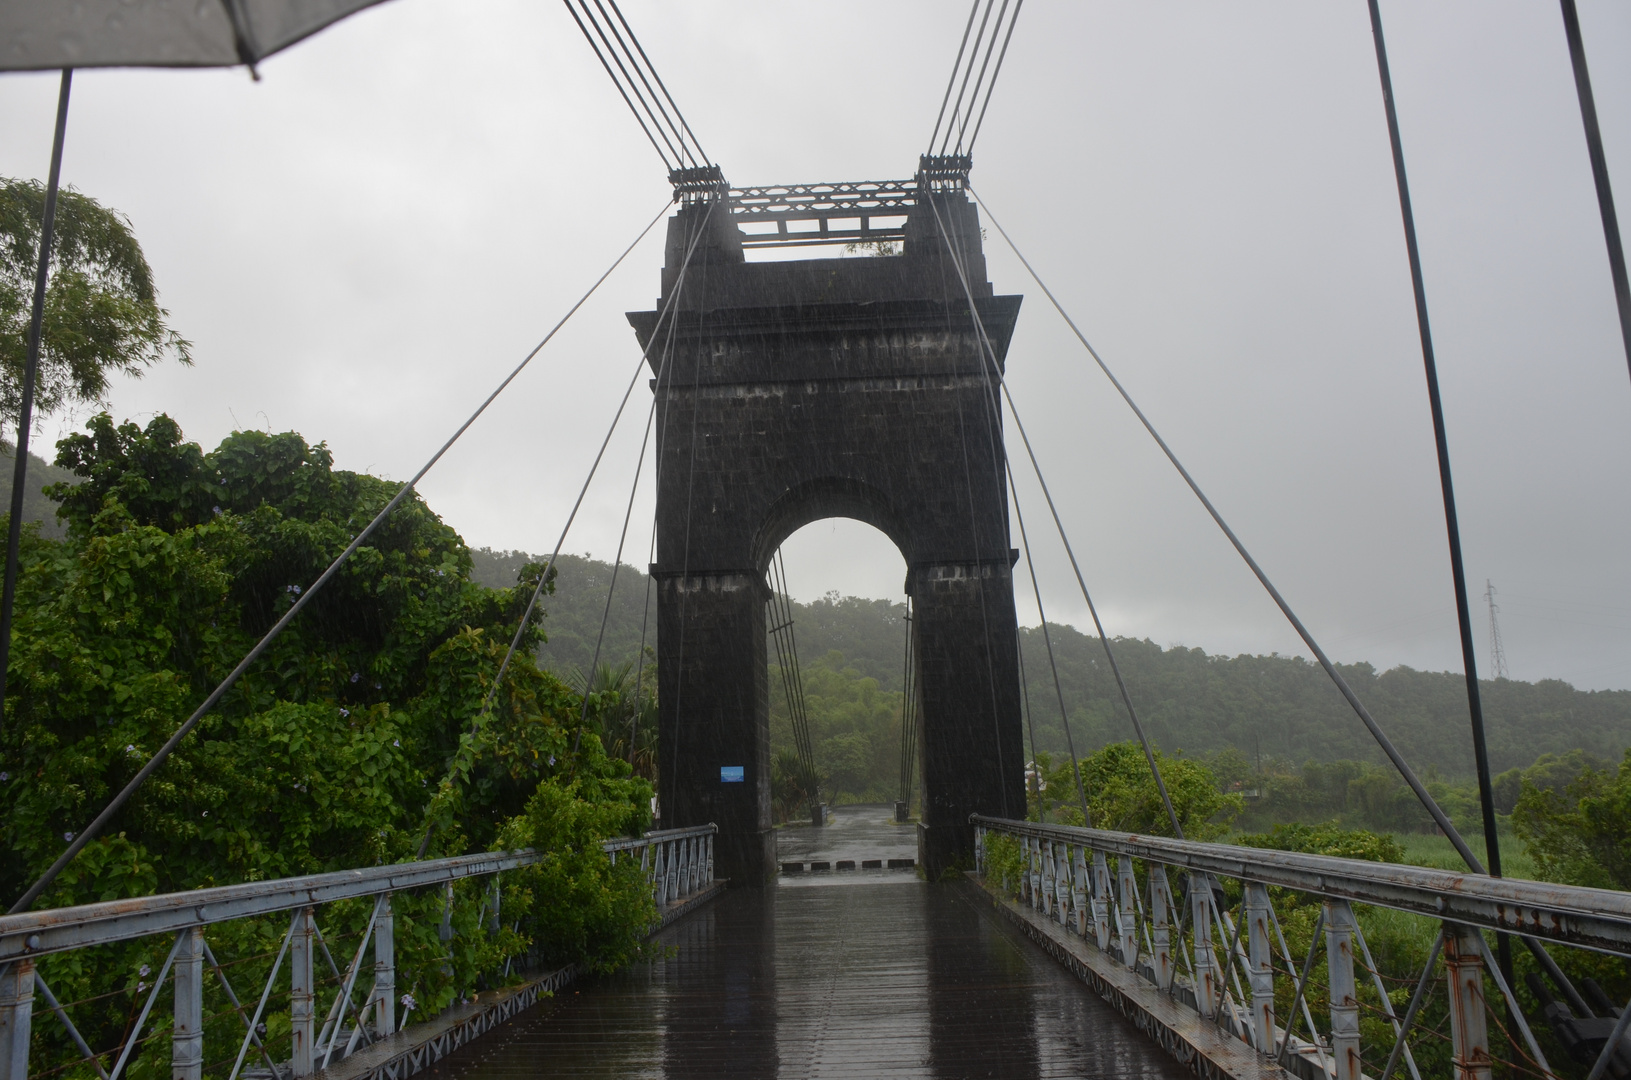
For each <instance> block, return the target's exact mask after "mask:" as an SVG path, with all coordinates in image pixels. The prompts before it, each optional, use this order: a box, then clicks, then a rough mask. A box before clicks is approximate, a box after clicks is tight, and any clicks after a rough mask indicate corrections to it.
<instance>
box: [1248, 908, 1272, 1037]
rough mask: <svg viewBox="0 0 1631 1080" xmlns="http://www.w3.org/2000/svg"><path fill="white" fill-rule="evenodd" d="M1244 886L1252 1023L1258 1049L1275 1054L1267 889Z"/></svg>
mask: <svg viewBox="0 0 1631 1080" xmlns="http://www.w3.org/2000/svg"><path fill="white" fill-rule="evenodd" d="M1244 884H1245V886H1246V911H1245V918H1246V972H1247V974H1246V979H1247V982H1248V983H1249V984H1250V985H1251V992H1252V1026H1253V1027H1255V1028H1256V1029H1257V1051H1258V1053H1260V1054H1272V1053H1274V946H1273V944H1272V943H1271V942H1270V939H1269V891H1268V889H1267V888H1266V887H1264V886H1263V885H1260V884H1258V883H1257V882H1255V881H1248V882H1245V883H1244Z"/></svg>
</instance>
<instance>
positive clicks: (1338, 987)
mask: <svg viewBox="0 0 1631 1080" xmlns="http://www.w3.org/2000/svg"><path fill="white" fill-rule="evenodd" d="M1325 964H1326V969H1327V971H1328V972H1329V978H1328V985H1329V986H1330V988H1331V1052H1332V1057H1333V1058H1334V1059H1335V1061H1334V1064H1335V1067H1336V1080H1360V1077H1359V1067H1360V1058H1359V984H1358V983H1357V982H1355V981H1354V914H1353V908H1352V907H1350V906H1349V905H1348V902H1347V901H1346V900H1327V901H1325Z"/></svg>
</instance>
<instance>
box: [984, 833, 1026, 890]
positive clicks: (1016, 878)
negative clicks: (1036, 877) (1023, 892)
mask: <svg viewBox="0 0 1631 1080" xmlns="http://www.w3.org/2000/svg"><path fill="white" fill-rule="evenodd" d="M983 854H984V857H985V879H986V880H987V881H989V882H992V883H993V884H995V885H996V886H997V887H998V888H1000V889H1002V890H1003V891H1004V892H1006V893H1008V894H1009V895H1011V896H1015V897H1017V896H1019V895H1020V882H1021V881H1023V880H1024V876H1025V874H1027V873H1028V872H1029V869H1028V868H1027V867H1026V865H1025V853H1024V852H1023V851H1022V850H1021V849H1020V846H1019V839H1018V838H1017V837H1013V836H1008V835H1005V834H1003V833H997V832H988V833H986V834H985V851H984V853H983Z"/></svg>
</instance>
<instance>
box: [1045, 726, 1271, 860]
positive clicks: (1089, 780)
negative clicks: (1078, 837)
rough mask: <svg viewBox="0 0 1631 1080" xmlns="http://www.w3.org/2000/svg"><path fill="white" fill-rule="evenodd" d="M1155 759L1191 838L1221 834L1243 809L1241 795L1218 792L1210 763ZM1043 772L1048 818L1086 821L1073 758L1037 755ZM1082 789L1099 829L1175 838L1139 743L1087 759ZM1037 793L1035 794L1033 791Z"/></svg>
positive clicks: (1116, 746)
mask: <svg viewBox="0 0 1631 1080" xmlns="http://www.w3.org/2000/svg"><path fill="white" fill-rule="evenodd" d="M1155 763H1156V766H1157V767H1158V768H1159V769H1160V770H1161V778H1162V779H1163V780H1164V781H1165V782H1166V786H1167V794H1168V795H1169V796H1170V797H1171V799H1172V809H1173V812H1174V813H1175V814H1177V816H1178V822H1179V824H1180V825H1182V826H1183V830H1184V835H1185V837H1187V838H1188V839H1191V840H1209V839H1212V838H1213V837H1216V836H1220V835H1222V834H1223V832H1224V831H1226V830H1227V828H1228V826H1229V823H1230V822H1231V821H1233V820H1234V818H1235V817H1236V815H1238V814H1239V813H1240V808H1241V798H1240V796H1239V795H1238V794H1226V793H1224V792H1221V791H1219V790H1218V783H1217V778H1216V777H1215V776H1213V774H1212V771H1211V770H1210V769H1209V768H1207V766H1206V765H1204V764H1203V763H1201V762H1199V761H1192V760H1190V759H1188V758H1180V757H1172V756H1169V755H1166V754H1163V753H1161V751H1160V749H1159V748H1157V749H1156V750H1155ZM1036 765H1037V771H1038V773H1039V774H1040V776H1041V781H1042V783H1041V791H1040V798H1041V805H1040V807H1038V808H1033V811H1039V813H1040V816H1041V818H1042V819H1043V820H1052V821H1058V822H1061V823H1063V824H1067V825H1081V824H1083V821H1082V809H1081V797H1080V795H1079V794H1078V792H1077V788H1076V774H1075V771H1074V770H1073V769H1072V767H1071V763H1070V761H1069V759H1066V760H1064V761H1061V762H1060V763H1059V764H1058V765H1055V764H1054V763H1053V759H1052V757H1051V756H1050V755H1049V754H1047V753H1046V752H1044V753H1042V754H1039V755H1037V759H1036ZM1080 767H1081V780H1082V791H1083V792H1085V794H1086V798H1087V808H1088V812H1089V813H1090V814H1091V815H1092V824H1093V826H1094V827H1095V828H1100V829H1110V830H1113V831H1116V832H1134V833H1145V834H1147V835H1154V836H1171V835H1172V819H1171V817H1169V816H1168V814H1167V810H1166V807H1165V805H1164V804H1163V803H1162V801H1161V792H1160V789H1159V788H1157V787H1156V783H1155V777H1154V776H1153V775H1151V773H1150V766H1149V762H1148V760H1147V759H1146V758H1145V757H1144V751H1143V749H1142V748H1141V747H1140V746H1139V744H1138V743H1136V742H1121V743H1111V744H1110V745H1108V746H1104V747H1100V748H1099V749H1098V750H1097V751H1095V752H1094V753H1092V754H1089V755H1088V756H1087V757H1085V758H1082V759H1081V762H1080ZM1034 794H1035V793H1034V792H1033V795H1034Z"/></svg>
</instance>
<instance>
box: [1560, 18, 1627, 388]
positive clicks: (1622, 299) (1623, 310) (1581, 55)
mask: <svg viewBox="0 0 1631 1080" xmlns="http://www.w3.org/2000/svg"><path fill="white" fill-rule="evenodd" d="M1560 2H1561V3H1562V5H1563V31H1564V33H1565V34H1566V35H1567V36H1568V39H1569V62H1570V63H1571V64H1573V65H1574V89H1575V92H1576V93H1577V94H1578V95H1579V97H1580V121H1581V123H1583V124H1584V125H1585V128H1586V152H1587V153H1588V154H1589V155H1590V157H1591V179H1592V182H1593V183H1594V184H1596V185H1597V209H1598V210H1599V211H1600V212H1601V213H1602V217H1603V239H1604V240H1605V241H1606V242H1607V243H1608V270H1609V274H1610V275H1611V276H1612V277H1613V279H1614V303H1615V306H1616V307H1618V308H1619V312H1620V338H1621V340H1622V342H1623V344H1624V345H1625V362H1626V366H1627V368H1628V369H1631V284H1628V283H1627V281H1626V273H1625V245H1624V243H1623V242H1622V240H1621V239H1620V221H1619V217H1618V215H1616V214H1615V213H1614V189H1613V188H1612V187H1610V186H1609V183H1608V159H1607V158H1606V157H1604V156H1603V133H1602V131H1601V129H1599V128H1598V126H1597V100H1596V98H1595V97H1594V96H1593V94H1592V92H1591V72H1589V71H1588V70H1587V69H1586V45H1585V42H1584V41H1583V40H1582V39H1581V37H1580V15H1579V13H1578V12H1577V11H1575V9H1574V0H1560Z"/></svg>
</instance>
